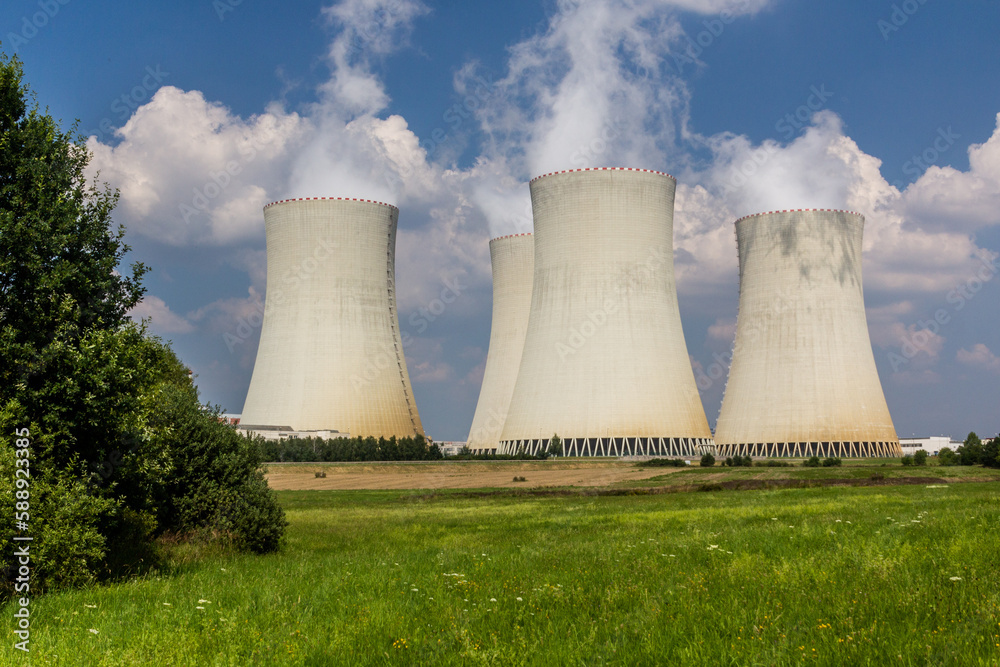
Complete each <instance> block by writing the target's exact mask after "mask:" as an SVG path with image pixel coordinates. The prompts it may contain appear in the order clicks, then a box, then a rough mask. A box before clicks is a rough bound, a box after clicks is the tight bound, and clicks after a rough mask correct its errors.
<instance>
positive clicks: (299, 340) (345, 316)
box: [240, 198, 423, 437]
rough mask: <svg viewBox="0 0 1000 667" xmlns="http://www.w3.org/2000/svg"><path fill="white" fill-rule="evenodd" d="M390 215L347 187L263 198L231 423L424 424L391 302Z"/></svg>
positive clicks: (313, 427) (298, 429)
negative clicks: (260, 240) (254, 321)
mask: <svg viewBox="0 0 1000 667" xmlns="http://www.w3.org/2000/svg"><path fill="white" fill-rule="evenodd" d="M398 216H399V210H398V209H397V208H396V207H395V206H390V205H388V204H383V203H380V202H374V201H370V200H358V199H340V198H308V199H293V200H285V201H279V202H274V203H272V204H268V205H267V206H265V207H264V226H265V232H266V241H267V269H268V270H267V297H266V300H265V305H264V323H263V329H262V331H261V336H260V346H259V348H258V350H257V360H256V363H255V364H254V370H253V377H252V379H251V381H250V388H249V390H248V392H247V398H246V403H245V405H244V408H243V413H242V417H241V423H240V428H241V429H244V430H247V431H253V432H257V433H261V434H264V435H271V436H275V435H277V434H276V433H274V432H278V433H291V432H294V433H315V432H329V433H342V434H347V433H350V434H351V435H352V436H355V437H357V436H362V437H367V436H375V437H378V436H385V437H391V436H397V437H406V436H414V435H418V434H419V435H423V427H422V426H421V423H420V416H419V415H418V413H417V406H416V403H415V402H414V398H413V390H412V388H411V385H410V377H409V373H408V371H407V368H406V361H405V359H404V358H403V345H402V342H401V339H400V331H399V318H398V316H397V312H396V289H395V282H396V278H395V248H396V223H397V219H398ZM279 437H280V436H279Z"/></svg>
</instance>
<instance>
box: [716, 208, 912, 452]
mask: <svg viewBox="0 0 1000 667" xmlns="http://www.w3.org/2000/svg"><path fill="white" fill-rule="evenodd" d="M864 222H865V219H864V217H862V216H861V215H859V214H857V213H850V212H847V211H827V210H798V211H780V212H776V213H763V214H759V215H752V216H749V217H746V218H741V219H740V220H737V221H736V239H737V245H738V246H739V259H740V305H739V317H738V319H737V324H736V341H735V346H734V348H733V362H732V365H731V366H730V370H729V381H728V384H727V386H726V392H725V396H724V398H723V401H722V409H721V412H720V413H719V421H718V424H717V427H716V430H715V442H716V444H717V445H718V448H719V455H720V456H733V455H740V456H747V455H749V456H841V457H879V456H896V457H898V456H902V451H901V450H900V448H899V440H898V439H897V437H896V431H895V429H894V428H893V425H892V418H891V417H890V416H889V409H888V407H887V406H886V403H885V396H884V395H883V393H882V385H881V384H880V382H879V378H878V371H877V370H876V368H875V357H874V355H873V354H872V347H871V342H870V340H869V338H868V325H867V322H866V320H865V304H864V296H863V292H862V285H861V236H862V231H863V229H864Z"/></svg>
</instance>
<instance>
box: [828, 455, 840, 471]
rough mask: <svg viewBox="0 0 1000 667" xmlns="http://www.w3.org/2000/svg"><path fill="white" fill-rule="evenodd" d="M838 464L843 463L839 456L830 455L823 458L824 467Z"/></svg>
mask: <svg viewBox="0 0 1000 667" xmlns="http://www.w3.org/2000/svg"><path fill="white" fill-rule="evenodd" d="M840 465H843V461H841V460H840V457H839V456H830V457H827V458H825V459H823V467H825V468H833V467H836V466H840Z"/></svg>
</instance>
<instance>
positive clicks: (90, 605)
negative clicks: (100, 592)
mask: <svg viewBox="0 0 1000 667" xmlns="http://www.w3.org/2000/svg"><path fill="white" fill-rule="evenodd" d="M83 606H84V607H86V608H87V609H97V605H96V604H85V605H83Z"/></svg>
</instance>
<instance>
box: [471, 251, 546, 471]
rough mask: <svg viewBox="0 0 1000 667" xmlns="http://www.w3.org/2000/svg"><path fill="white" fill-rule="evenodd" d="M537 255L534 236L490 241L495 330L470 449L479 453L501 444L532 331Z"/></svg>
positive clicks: (494, 448)
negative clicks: (526, 338) (526, 339)
mask: <svg viewBox="0 0 1000 667" xmlns="http://www.w3.org/2000/svg"><path fill="white" fill-rule="evenodd" d="M534 251H535V246H534V243H533V242H532V237H531V234H514V235H513V236H501V237H500V238H495V239H493V240H492V241H490V260H491V262H492V265H493V324H492V326H491V328H490V350H489V352H488V353H487V355H486V369H485V371H484V372H483V386H482V388H481V389H480V390H479V403H478V404H477V405H476V414H475V416H474V417H473V418H472V429H471V430H470V431H469V441H468V445H467V446H468V447H469V449H471V450H472V451H473V452H475V453H488V452H495V451H496V450H497V446H498V444H499V442H500V431H501V430H502V429H503V423H504V420H505V419H506V417H507V408H508V407H509V406H510V397H511V394H513V393H514V382H515V380H517V371H518V368H519V367H520V365H521V352H522V350H523V349H524V334H525V332H526V331H527V329H528V312H529V311H530V310H531V281H532V279H533V277H534V276H533V273H532V268H533V266H534V263H535V262H534Z"/></svg>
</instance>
